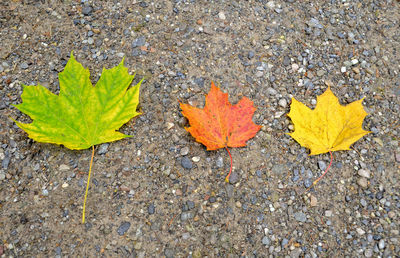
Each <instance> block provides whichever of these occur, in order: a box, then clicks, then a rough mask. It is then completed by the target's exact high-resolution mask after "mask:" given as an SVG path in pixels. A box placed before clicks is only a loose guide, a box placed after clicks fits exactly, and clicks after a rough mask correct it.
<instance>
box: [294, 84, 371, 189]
mask: <svg viewBox="0 0 400 258" xmlns="http://www.w3.org/2000/svg"><path fill="white" fill-rule="evenodd" d="M363 99H364V98H362V99H360V100H358V101H355V102H352V103H350V104H348V105H346V106H343V105H341V104H340V103H339V100H338V98H337V97H336V96H335V95H334V94H333V93H332V91H331V89H330V87H328V89H327V90H326V91H325V92H324V93H323V94H322V95H320V96H318V97H317V105H316V107H315V109H314V110H311V109H310V108H308V107H307V106H306V105H304V104H303V103H301V102H299V101H297V100H296V99H295V98H292V103H291V105H290V112H289V114H288V116H289V117H290V119H291V120H292V122H293V124H294V129H295V130H294V132H292V133H289V135H290V136H291V137H293V138H294V139H295V140H296V141H297V142H298V143H299V144H300V145H301V146H303V147H306V148H308V149H310V150H311V153H310V155H318V154H322V153H326V152H329V153H330V154H331V163H332V152H333V151H339V150H349V149H350V145H351V144H353V143H354V142H356V141H357V140H359V139H360V138H361V137H363V136H364V135H366V134H368V133H370V132H369V131H365V130H364V129H363V128H362V123H363V120H364V118H365V116H366V115H367V112H366V111H365V110H364V108H363V106H362V101H363ZM331 163H330V164H331ZM328 169H329V166H328V168H327V170H326V171H328ZM326 171H325V173H326ZM325 173H324V174H323V175H325ZM323 175H322V176H323ZM322 176H321V178H322ZM319 179H320V178H319ZM319 179H318V180H319ZM318 180H317V182H318ZM314 182H315V181H314ZM315 183H316V182H315Z"/></svg>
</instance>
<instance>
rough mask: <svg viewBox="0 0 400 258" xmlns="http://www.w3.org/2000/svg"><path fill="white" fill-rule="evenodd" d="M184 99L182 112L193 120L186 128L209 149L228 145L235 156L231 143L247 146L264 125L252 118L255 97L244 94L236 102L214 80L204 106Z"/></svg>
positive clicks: (233, 145) (190, 120) (236, 145)
mask: <svg viewBox="0 0 400 258" xmlns="http://www.w3.org/2000/svg"><path fill="white" fill-rule="evenodd" d="M179 103H180V107H181V109H182V114H183V115H184V116H185V117H186V118H187V119H188V120H189V123H190V127H185V129H186V130H187V131H188V132H189V133H190V134H191V135H192V136H193V137H194V138H195V139H196V141H198V142H200V143H202V144H204V145H205V146H206V147H207V150H216V149H220V148H225V149H226V150H227V151H228V154H229V157H230V158H231V169H230V172H229V174H228V176H227V177H226V179H225V180H226V181H228V180H229V176H230V174H231V172H232V156H231V154H230V152H229V150H228V148H227V147H243V146H246V141H247V140H249V139H251V138H253V137H254V136H255V135H256V133H257V132H258V131H259V130H260V128H261V126H260V125H256V124H255V123H253V121H252V117H253V114H254V111H255V110H256V108H255V107H254V106H253V101H251V100H250V99H248V98H246V97H243V98H242V99H241V100H240V101H239V102H238V103H237V104H235V105H232V104H231V103H230V102H229V100H228V93H223V92H222V91H221V90H220V89H219V88H218V87H216V86H215V85H214V83H213V82H211V90H210V92H209V93H208V94H207V96H206V104H205V106H204V108H203V109H201V108H196V107H193V106H191V105H189V104H182V103H181V102H179Z"/></svg>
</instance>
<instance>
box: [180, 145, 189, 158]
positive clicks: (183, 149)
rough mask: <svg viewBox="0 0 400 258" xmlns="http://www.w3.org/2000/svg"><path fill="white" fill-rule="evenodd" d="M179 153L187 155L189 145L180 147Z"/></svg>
mask: <svg viewBox="0 0 400 258" xmlns="http://www.w3.org/2000/svg"><path fill="white" fill-rule="evenodd" d="M180 153H181V155H182V156H186V155H188V153H189V147H183V148H182V149H181V152H180Z"/></svg>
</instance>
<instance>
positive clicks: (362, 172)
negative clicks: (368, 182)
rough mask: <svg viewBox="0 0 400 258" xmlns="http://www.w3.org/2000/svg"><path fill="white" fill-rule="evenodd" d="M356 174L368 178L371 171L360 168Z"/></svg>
mask: <svg viewBox="0 0 400 258" xmlns="http://www.w3.org/2000/svg"><path fill="white" fill-rule="evenodd" d="M357 173H358V175H359V176H362V177H365V178H370V177H371V173H370V172H369V170H366V169H360V170H358V172H357Z"/></svg>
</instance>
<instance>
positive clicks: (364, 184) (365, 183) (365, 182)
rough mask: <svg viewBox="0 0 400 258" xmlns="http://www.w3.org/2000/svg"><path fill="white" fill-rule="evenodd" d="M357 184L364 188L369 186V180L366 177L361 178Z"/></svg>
mask: <svg viewBox="0 0 400 258" xmlns="http://www.w3.org/2000/svg"><path fill="white" fill-rule="evenodd" d="M357 184H358V185H359V186H361V187H362V188H367V187H368V180H367V179H366V178H365V177H362V178H359V179H358V180H357Z"/></svg>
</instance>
